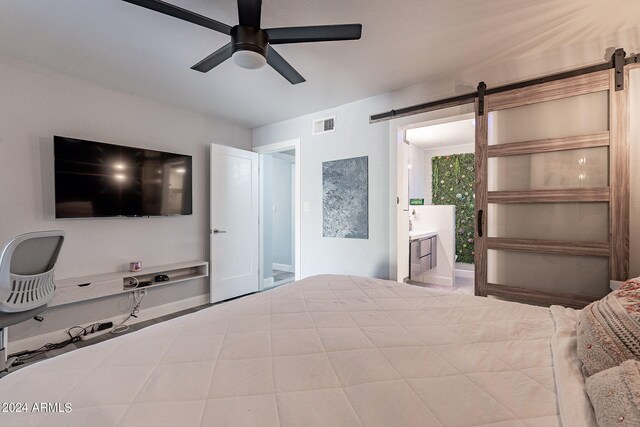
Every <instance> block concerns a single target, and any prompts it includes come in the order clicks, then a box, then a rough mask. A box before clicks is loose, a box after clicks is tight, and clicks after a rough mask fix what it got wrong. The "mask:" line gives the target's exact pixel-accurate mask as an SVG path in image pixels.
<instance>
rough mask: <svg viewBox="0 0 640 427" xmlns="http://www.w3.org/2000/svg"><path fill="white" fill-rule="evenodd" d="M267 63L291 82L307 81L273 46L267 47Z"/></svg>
mask: <svg viewBox="0 0 640 427" xmlns="http://www.w3.org/2000/svg"><path fill="white" fill-rule="evenodd" d="M267 63H268V64H269V65H271V67H273V69H274V70H276V71H277V72H278V73H280V75H281V76H282V77H284V78H285V79H287V80H289V83H291V84H292V85H296V84H298V83H302V82H306V80H305V79H304V77H302V76H301V75H300V73H298V72H297V71H296V69H295V68H293V67H292V66H291V64H289V63H288V62H287V61H285V59H284V58H283V57H282V56H280V54H279V53H278V52H276V50H275V49H274V48H272V47H271V46H269V47H268V48H267Z"/></svg>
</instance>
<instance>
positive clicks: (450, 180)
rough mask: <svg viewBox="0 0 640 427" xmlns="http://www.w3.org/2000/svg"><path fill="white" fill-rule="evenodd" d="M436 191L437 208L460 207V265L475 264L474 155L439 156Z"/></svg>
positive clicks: (434, 181) (436, 159) (435, 161)
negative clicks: (446, 206) (463, 263)
mask: <svg viewBox="0 0 640 427" xmlns="http://www.w3.org/2000/svg"><path fill="white" fill-rule="evenodd" d="M431 162H432V166H433V177H432V189H433V199H432V203H433V204H434V205H455V207H456V255H458V262H466V263H470V264H473V255H474V252H473V248H474V245H473V237H474V222H473V218H474V209H473V208H474V204H475V170H474V168H475V161H474V154H473V153H468V154H451V155H448V156H435V157H432V159H431Z"/></svg>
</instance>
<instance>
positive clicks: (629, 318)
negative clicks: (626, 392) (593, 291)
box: [577, 279, 640, 377]
mask: <svg viewBox="0 0 640 427" xmlns="http://www.w3.org/2000/svg"><path fill="white" fill-rule="evenodd" d="M577 333H578V357H579V358H580V360H581V361H582V364H583V366H582V370H583V373H584V375H585V376H586V377H588V376H590V375H593V374H595V373H597V372H600V371H603V370H605V369H609V368H613V367H615V366H618V365H619V364H621V363H622V362H624V361H625V360H629V359H635V360H640V280H639V279H632V280H629V281H627V282H625V283H624V284H623V285H622V286H621V287H620V289H618V290H617V291H615V292H612V293H610V294H609V295H607V296H606V297H604V298H602V299H601V300H598V301H596V302H594V303H592V304H590V305H588V306H587V307H585V308H584V309H583V310H582V312H581V313H580V316H579V319H578V328H577Z"/></svg>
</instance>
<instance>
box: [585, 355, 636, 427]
mask: <svg viewBox="0 0 640 427" xmlns="http://www.w3.org/2000/svg"><path fill="white" fill-rule="evenodd" d="M586 389H587V394H588V395H589V399H590V400H591V405H592V406H593V409H594V411H595V414H596V420H598V426H600V427H610V426H619V427H627V426H628V427H637V426H640V362H638V361H637V360H627V361H626V362H623V363H622V364H621V365H620V366H616V367H615V368H610V369H607V370H606V371H602V372H598V373H597V374H594V375H593V376H591V377H589V378H587V383H586Z"/></svg>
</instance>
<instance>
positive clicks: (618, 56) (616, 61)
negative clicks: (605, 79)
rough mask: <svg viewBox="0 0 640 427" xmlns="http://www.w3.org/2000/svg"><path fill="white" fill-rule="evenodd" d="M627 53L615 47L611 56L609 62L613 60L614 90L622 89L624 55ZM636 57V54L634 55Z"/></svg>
mask: <svg viewBox="0 0 640 427" xmlns="http://www.w3.org/2000/svg"><path fill="white" fill-rule="evenodd" d="M626 55H627V54H626V53H625V51H624V49H622V48H620V49H616V51H615V52H613V56H612V57H611V62H613V68H614V69H615V70H616V71H615V73H616V92H618V91H621V90H624V57H625V56H626ZM636 59H637V56H636Z"/></svg>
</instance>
